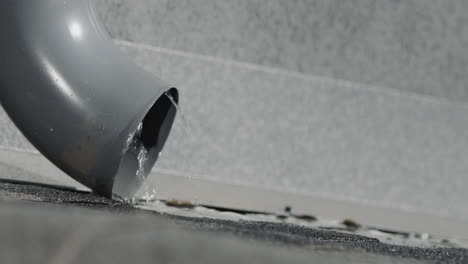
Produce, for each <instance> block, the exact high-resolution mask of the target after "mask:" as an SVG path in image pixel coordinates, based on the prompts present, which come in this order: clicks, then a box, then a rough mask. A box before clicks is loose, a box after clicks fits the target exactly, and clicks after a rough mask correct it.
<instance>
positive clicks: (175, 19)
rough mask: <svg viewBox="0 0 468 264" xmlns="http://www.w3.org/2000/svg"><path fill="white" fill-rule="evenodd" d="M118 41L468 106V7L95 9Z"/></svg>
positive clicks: (187, 2) (135, 0) (294, 2)
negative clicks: (279, 69) (410, 93)
mask: <svg viewBox="0 0 468 264" xmlns="http://www.w3.org/2000/svg"><path fill="white" fill-rule="evenodd" d="M95 1H96V3H97V5H98V7H99V8H98V9H99V13H100V15H101V16H102V18H103V20H104V22H105V24H106V26H107V28H108V29H109V31H110V32H111V35H112V36H113V37H115V38H118V39H125V40H129V41H135V42H139V43H146V44H150V45H154V46H158V47H165V48H170V49H176V50H183V51H189V52H194V53H199V54H205V55H210V56H216V57H222V58H226V59H232V60H238V61H245V62H250V63H255V64H260V65H266V66H272V67H278V68H283V69H288V70H291V71H297V72H302V73H309V74H315V75H320V76H329V77H332V78H338V79H345V80H351V81H354V82H359V83H366V84H372V85H377V86H385V87H391V88H395V89H401V90H405V91H412V92H418V93H424V94H430V95H434V96H440V97H444V98H449V99H453V100H468V74H467V73H468V52H466V50H467V47H468V1H465V0H450V1H437V0H436V1H431V0H429V1H428V0H408V1H397V0H394V1H375V0H348V1H342V0H288V1H283V0H218V1H211V0H132V1H126V0H95Z"/></svg>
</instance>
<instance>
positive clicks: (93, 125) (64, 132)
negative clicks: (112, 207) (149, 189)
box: [0, 0, 178, 198]
mask: <svg viewBox="0 0 468 264" xmlns="http://www.w3.org/2000/svg"><path fill="white" fill-rule="evenodd" d="M0 36H2V41H1V43H0V45H1V46H0V102H1V104H2V106H3V108H4V109H5V111H6V112H7V113H8V115H9V116H10V118H11V119H12V120H13V122H14V123H15V124H16V126H17V127H18V128H19V130H20V131H21V132H22V133H23V134H24V135H25V136H26V138H27V139H28V140H29V141H30V142H31V143H32V144H33V145H34V146H35V147H36V148H37V149H38V150H39V151H40V152H41V153H42V154H43V155H44V156H45V157H47V158H48V159H49V160H50V161H51V162H53V163H54V164H55V165H56V166H57V167H59V168H60V169H61V170H63V171H64V172H65V173H67V174H68V175H70V176H71V177H73V178H74V179H76V180H77V181H79V182H80V183H82V184H84V185H85V186H87V187H89V188H91V189H92V190H94V191H95V192H97V193H98V194H100V195H103V196H106V197H111V196H112V195H117V196H119V197H122V198H130V197H132V196H133V195H134V194H135V192H136V191H137V190H138V188H139V187H140V185H141V184H142V182H143V180H144V178H145V177H146V176H147V175H148V173H149V172H150V170H151V168H152V167H153V165H154V164H155V162H156V160H157V158H158V155H159V153H160V152H161V150H162V148H163V146H164V143H165V141H166V139H167V137H168V135H169V132H170V129H171V126H172V123H173V121H174V118H175V115H176V111H177V109H176V107H175V105H174V104H173V103H172V102H171V100H170V97H172V98H173V100H174V101H175V102H178V92H177V90H176V89H175V88H171V87H170V86H168V85H167V84H165V83H164V82H162V81H161V80H159V79H157V78H154V77H153V76H150V75H149V74H148V73H146V72H145V71H143V70H142V69H140V68H139V67H137V66H136V65H135V64H134V63H132V62H131V61H130V60H128V59H127V58H126V57H125V56H123V55H122V54H121V53H120V51H119V50H118V48H117V47H115V46H114V44H113V42H112V40H111V39H110V38H109V36H108V35H107V33H106V31H105V30H104V28H103V26H102V25H101V23H100V22H99V21H98V19H97V18H96V15H95V12H94V11H93V6H92V3H91V1H88V0H2V1H0ZM166 95H169V96H166Z"/></svg>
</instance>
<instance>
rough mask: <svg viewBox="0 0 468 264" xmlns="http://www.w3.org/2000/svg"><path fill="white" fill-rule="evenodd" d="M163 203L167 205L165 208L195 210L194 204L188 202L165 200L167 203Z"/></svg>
mask: <svg viewBox="0 0 468 264" xmlns="http://www.w3.org/2000/svg"><path fill="white" fill-rule="evenodd" d="M164 203H165V204H166V205H167V206H171V207H177V208H185V209H193V208H195V206H196V205H195V204H194V203H192V202H190V201H182V200H175V199H174V200H167V201H164Z"/></svg>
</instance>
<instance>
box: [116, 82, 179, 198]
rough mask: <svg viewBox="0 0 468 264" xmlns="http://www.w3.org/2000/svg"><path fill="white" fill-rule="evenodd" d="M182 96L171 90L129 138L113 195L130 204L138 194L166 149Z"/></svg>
mask: <svg viewBox="0 0 468 264" xmlns="http://www.w3.org/2000/svg"><path fill="white" fill-rule="evenodd" d="M178 101H179V94H178V91H177V89H176V88H171V89H169V90H168V91H166V92H165V93H164V94H163V95H161V96H160V97H159V98H158V99H157V100H156V102H155V103H154V104H153V106H152V107H151V108H150V110H149V111H148V112H147V114H146V115H145V117H144V118H143V120H142V121H141V123H140V124H139V126H138V127H137V129H136V131H135V132H133V133H132V134H130V135H129V137H128V139H127V142H126V147H125V149H124V151H123V156H122V159H121V161H120V165H119V169H118V171H117V174H116V176H115V179H114V186H113V189H112V192H113V194H114V195H115V196H117V197H119V198H122V199H125V200H128V199H130V198H132V197H133V195H134V194H135V193H136V192H137V191H138V189H139V187H140V185H141V184H142V183H143V182H144V180H145V179H146V177H147V176H148V174H149V173H150V172H151V169H152V168H153V165H154V164H155V163H156V161H157V159H158V157H159V154H160V152H161V151H162V149H163V147H164V143H165V142H166V140H167V138H168V136H169V132H170V130H171V127H172V124H173V122H174V119H175V115H176V112H177V108H178V106H177V103H178Z"/></svg>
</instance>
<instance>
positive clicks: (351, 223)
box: [341, 219, 361, 229]
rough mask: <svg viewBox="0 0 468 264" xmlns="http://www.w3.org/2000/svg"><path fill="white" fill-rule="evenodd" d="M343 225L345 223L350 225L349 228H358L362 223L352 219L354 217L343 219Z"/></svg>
mask: <svg viewBox="0 0 468 264" xmlns="http://www.w3.org/2000/svg"><path fill="white" fill-rule="evenodd" d="M341 223H342V224H343V225H345V226H346V227H349V228H352V229H358V228H361V225H360V224H359V223H358V222H356V221H354V220H352V219H345V220H343V222H341Z"/></svg>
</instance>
